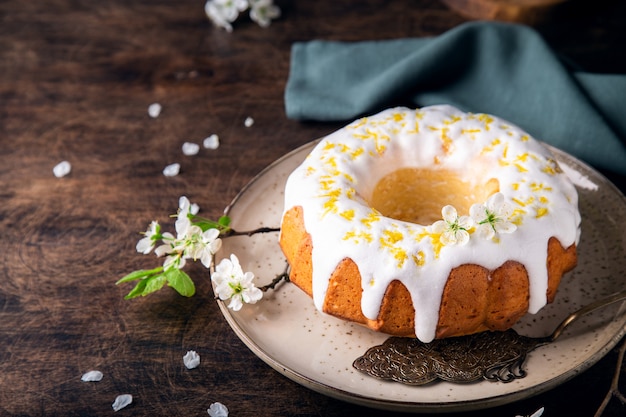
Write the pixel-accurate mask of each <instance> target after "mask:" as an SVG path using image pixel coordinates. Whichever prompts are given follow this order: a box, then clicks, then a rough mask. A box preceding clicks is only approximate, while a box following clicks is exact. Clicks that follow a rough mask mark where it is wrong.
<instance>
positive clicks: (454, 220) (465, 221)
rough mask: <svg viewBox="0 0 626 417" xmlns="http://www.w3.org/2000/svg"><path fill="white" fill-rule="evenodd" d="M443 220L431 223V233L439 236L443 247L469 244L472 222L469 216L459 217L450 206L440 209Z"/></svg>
mask: <svg viewBox="0 0 626 417" xmlns="http://www.w3.org/2000/svg"><path fill="white" fill-rule="evenodd" d="M441 215H442V216H443V220H438V221H436V222H435V223H433V226H432V228H433V233H435V234H440V235H441V237H440V241H441V243H443V244H444V245H465V244H466V243H467V242H469V238H470V236H469V230H470V229H471V228H472V226H473V224H474V222H473V220H472V218H471V217H469V216H459V215H458V214H457V212H456V209H455V208H454V207H452V206H450V205H448V206H445V207H444V208H443V209H441Z"/></svg>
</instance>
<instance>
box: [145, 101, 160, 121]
mask: <svg viewBox="0 0 626 417" xmlns="http://www.w3.org/2000/svg"><path fill="white" fill-rule="evenodd" d="M161 109H162V107H161V105H160V104H159V103H152V104H151V105H149V106H148V115H149V116H150V117H152V118H153V119H156V118H157V117H159V115H160V114H161Z"/></svg>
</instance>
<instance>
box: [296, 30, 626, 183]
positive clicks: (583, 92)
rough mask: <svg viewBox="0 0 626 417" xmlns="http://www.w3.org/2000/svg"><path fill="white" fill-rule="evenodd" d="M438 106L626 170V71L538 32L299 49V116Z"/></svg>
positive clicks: (329, 117) (342, 116)
mask: <svg viewBox="0 0 626 417" xmlns="http://www.w3.org/2000/svg"><path fill="white" fill-rule="evenodd" d="M433 104H451V105H453V106H456V107H458V108H459V109H462V110H464V111H468V112H474V113H488V114H493V115H496V116H499V117H501V118H503V119H505V120H507V121H509V122H510V123H514V124H516V125H518V126H520V127H521V128H523V129H524V130H526V131H527V132H528V133H530V134H531V135H532V136H534V137H536V138H537V139H540V140H542V141H544V142H546V143H549V144H551V145H554V146H556V147H558V148H560V149H562V150H564V151H566V152H568V153H570V154H572V155H574V156H576V157H578V158H581V159H583V160H585V161H587V162H588V163H590V164H592V165H594V166H596V167H598V168H601V169H608V170H612V171H615V172H617V173H620V174H626V113H625V112H624V105H626V75H621V74H591V73H585V72H581V71H575V70H573V69H571V68H569V67H568V66H566V65H564V63H563V62H562V61H560V60H559V59H558V58H557V57H556V55H555V53H554V52H553V51H552V50H551V49H550V47H549V46H548V45H547V44H546V43H545V42H544V40H543V39H542V37H541V36H540V35H539V34H538V33H537V32H536V31H534V30H533V29H531V28H529V27H526V26H522V25H516V24H507V23H495V22H471V23H467V24H464V25H461V26H458V27H456V28H454V29H452V30H450V31H448V32H446V33H444V34H442V35H440V36H437V37H433V38H409V39H396V40H384V41H365V42H333V41H317V40H316V41H310V42H301V43H296V44H294V45H293V47H292V55H291V69H290V74H289V80H288V82H287V87H286V91H285V107H286V112H287V116H288V117H289V118H292V119H298V120H320V121H348V120H352V119H354V118H356V117H358V116H362V115H367V114H372V113H375V112H378V111H380V110H382V109H384V108H388V107H394V106H399V105H406V106H411V107H422V106H427V105H433Z"/></svg>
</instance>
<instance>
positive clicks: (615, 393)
mask: <svg viewBox="0 0 626 417" xmlns="http://www.w3.org/2000/svg"><path fill="white" fill-rule="evenodd" d="M625 352H626V338H624V341H623V342H622V347H621V348H620V350H619V354H618V356H617V364H616V367H615V373H614V374H613V379H612V381H611V388H610V389H609V392H607V393H606V396H605V397H604V400H603V401H602V404H600V407H599V408H598V411H596V414H595V415H594V417H600V416H601V415H602V413H604V410H605V409H606V406H607V405H608V404H609V402H610V401H611V399H612V398H613V397H616V398H617V399H618V400H620V402H621V403H622V404H626V397H625V396H624V394H622V393H621V392H620V391H619V377H620V374H621V371H622V364H623V363H624V353H625Z"/></svg>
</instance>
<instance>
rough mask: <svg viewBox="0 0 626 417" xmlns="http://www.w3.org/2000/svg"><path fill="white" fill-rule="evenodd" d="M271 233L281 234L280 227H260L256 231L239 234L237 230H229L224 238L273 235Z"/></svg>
mask: <svg viewBox="0 0 626 417" xmlns="http://www.w3.org/2000/svg"><path fill="white" fill-rule="evenodd" d="M271 232H280V227H259V228H258V229H254V230H247V231H244V232H238V231H236V230H235V229H229V230H228V231H226V232H225V233H224V235H223V237H229V236H252V235H255V234H257V233H271Z"/></svg>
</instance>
